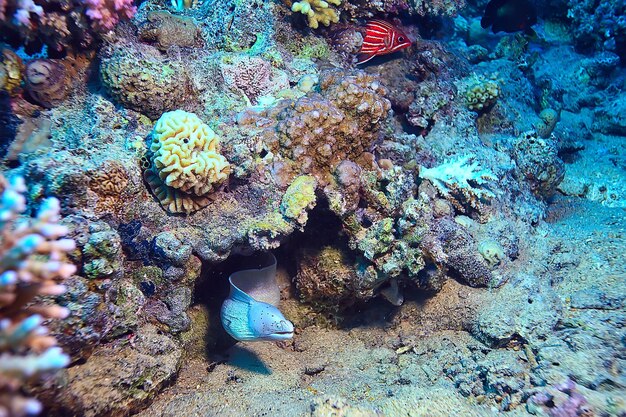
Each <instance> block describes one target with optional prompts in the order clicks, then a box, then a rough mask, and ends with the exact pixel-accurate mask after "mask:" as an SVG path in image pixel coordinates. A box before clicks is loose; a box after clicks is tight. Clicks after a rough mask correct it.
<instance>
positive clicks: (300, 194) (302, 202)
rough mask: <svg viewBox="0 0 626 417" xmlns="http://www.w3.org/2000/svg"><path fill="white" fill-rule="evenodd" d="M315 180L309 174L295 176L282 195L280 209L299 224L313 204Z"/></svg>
mask: <svg viewBox="0 0 626 417" xmlns="http://www.w3.org/2000/svg"><path fill="white" fill-rule="evenodd" d="M316 187H317V181H316V180H315V178H314V177H312V176H311V175H301V176H299V177H298V178H296V179H295V180H294V181H293V182H292V183H291V185H290V186H289V188H287V191H286V192H285V195H284V196H283V200H282V202H281V204H280V210H281V212H282V213H283V214H284V215H285V217H287V218H289V219H295V220H296V221H297V222H298V223H299V224H300V225H303V226H304V225H305V224H306V222H307V220H308V215H307V210H310V209H311V208H313V206H315V201H316V198H315V188H316Z"/></svg>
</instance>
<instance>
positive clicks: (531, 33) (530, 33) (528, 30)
mask: <svg viewBox="0 0 626 417" xmlns="http://www.w3.org/2000/svg"><path fill="white" fill-rule="evenodd" d="M524 33H525V34H526V35H528V36H529V37H530V40H537V39H539V36H538V35H537V32H535V30H534V29H533V28H530V27H529V28H526V29H525V30H524Z"/></svg>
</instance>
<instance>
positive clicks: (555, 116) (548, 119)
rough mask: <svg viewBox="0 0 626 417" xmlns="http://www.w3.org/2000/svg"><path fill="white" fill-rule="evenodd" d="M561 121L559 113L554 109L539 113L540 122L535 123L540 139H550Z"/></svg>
mask: <svg viewBox="0 0 626 417" xmlns="http://www.w3.org/2000/svg"><path fill="white" fill-rule="evenodd" d="M558 121H559V113H558V112H557V111H556V110H554V109H543V110H542V111H541V113H539V120H538V121H537V123H535V126H534V127H535V132H537V134H538V135H539V137H540V138H543V139H548V138H549V137H550V135H551V134H552V131H554V128H555V127H556V123H557V122H558Z"/></svg>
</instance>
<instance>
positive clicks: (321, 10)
mask: <svg viewBox="0 0 626 417" xmlns="http://www.w3.org/2000/svg"><path fill="white" fill-rule="evenodd" d="M329 3H330V4H334V5H335V6H339V5H341V0H328V2H326V1H324V0H302V1H297V2H295V3H293V5H292V6H291V11H293V12H294V13H302V14H303V15H305V16H306V17H307V20H308V22H309V27H311V28H313V29H317V28H318V27H319V25H320V23H321V24H322V25H324V26H330V24H331V23H337V22H338V21H339V12H338V11H337V10H336V9H333V8H332V7H330V5H329Z"/></svg>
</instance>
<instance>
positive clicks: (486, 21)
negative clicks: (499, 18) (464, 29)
mask: <svg viewBox="0 0 626 417" xmlns="http://www.w3.org/2000/svg"><path fill="white" fill-rule="evenodd" d="M492 24H493V16H490V15H487V14H486V15H484V16H483V18H482V19H480V26H481V27H482V28H483V29H487V28H488V27H489V26H491V25H492Z"/></svg>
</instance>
